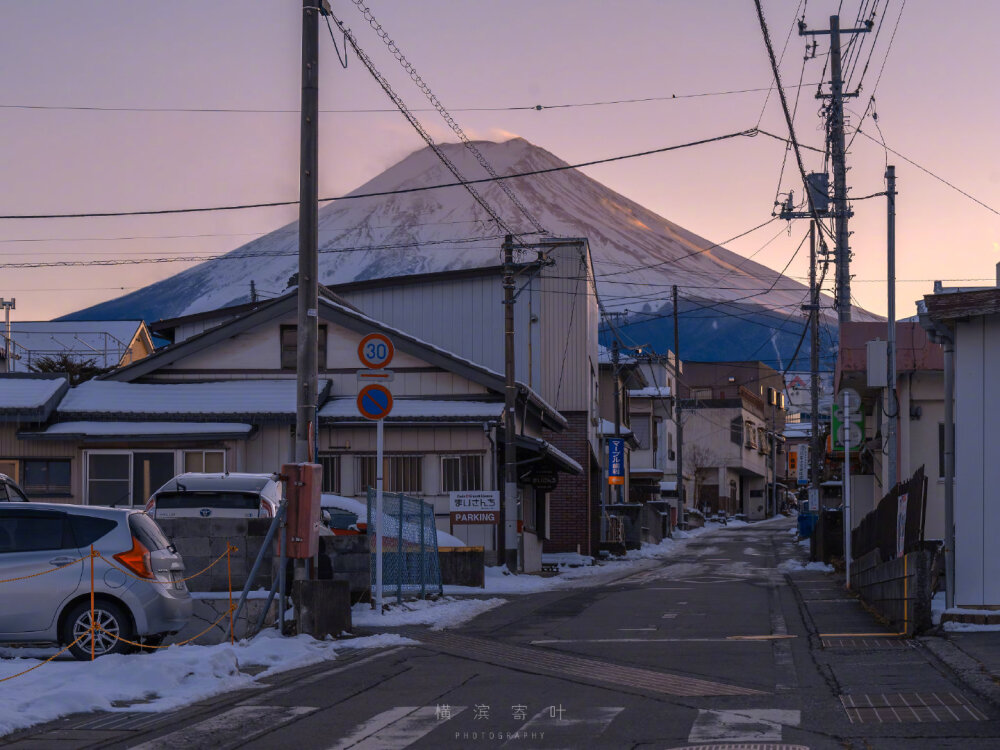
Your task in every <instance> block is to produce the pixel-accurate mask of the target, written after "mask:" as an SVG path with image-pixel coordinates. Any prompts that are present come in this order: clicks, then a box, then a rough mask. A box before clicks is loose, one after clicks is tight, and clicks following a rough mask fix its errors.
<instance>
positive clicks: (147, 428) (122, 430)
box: [37, 422, 253, 438]
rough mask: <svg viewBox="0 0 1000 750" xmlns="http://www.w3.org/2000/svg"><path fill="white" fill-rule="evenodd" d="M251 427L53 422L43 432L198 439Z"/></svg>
mask: <svg viewBox="0 0 1000 750" xmlns="http://www.w3.org/2000/svg"><path fill="white" fill-rule="evenodd" d="M252 429H253V426H252V425H248V424H243V423H241V422H57V423H56V424H54V425H50V426H49V427H48V428H47V429H46V430H45V431H44V432H42V433H37V434H38V435H45V436H46V437H49V436H54V435H61V436H62V435H65V436H71V435H72V436H74V437H75V436H81V437H142V436H152V435H155V436H161V435H170V436H172V437H185V436H189V435H190V436H191V437H195V436H197V437H199V438H204V437H205V436H206V435H246V434H247V433H249V432H250V430H252Z"/></svg>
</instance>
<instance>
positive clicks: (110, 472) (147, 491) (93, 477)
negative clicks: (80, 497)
mask: <svg viewBox="0 0 1000 750" xmlns="http://www.w3.org/2000/svg"><path fill="white" fill-rule="evenodd" d="M174 459H175V452H174V451H159V450H152V451H88V452H87V454H86V463H85V464H84V465H85V468H86V471H87V473H86V478H85V481H84V490H85V497H84V502H86V503H87V504H89V505H144V504H145V503H146V501H147V500H148V499H149V497H150V495H152V494H153V493H154V492H156V490H158V489H159V488H160V487H162V486H163V485H164V484H166V483H167V482H168V481H169V480H170V479H171V478H172V477H173V476H174V475H175V474H176V473H177V467H176V466H175V460H174Z"/></svg>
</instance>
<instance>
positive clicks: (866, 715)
mask: <svg viewBox="0 0 1000 750" xmlns="http://www.w3.org/2000/svg"><path fill="white" fill-rule="evenodd" d="M840 702H841V703H842V704H843V706H844V710H845V711H846V712H847V718H848V719H850V720H851V723H852V724H909V723H918V724H923V723H927V722H944V721H986V720H987V719H986V715H985V714H984V713H983V712H982V711H979V710H977V709H976V708H974V707H973V706H972V704H971V703H969V702H968V701H967V700H966V699H965V698H963V697H962V696H960V695H955V694H954V693H872V694H866V695H842V696H840Z"/></svg>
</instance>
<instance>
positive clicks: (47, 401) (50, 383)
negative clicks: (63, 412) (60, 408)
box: [0, 373, 69, 422]
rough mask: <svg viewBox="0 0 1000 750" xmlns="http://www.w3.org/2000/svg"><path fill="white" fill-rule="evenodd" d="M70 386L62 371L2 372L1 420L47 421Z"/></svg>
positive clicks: (0, 386)
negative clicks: (3, 373)
mask: <svg viewBox="0 0 1000 750" xmlns="http://www.w3.org/2000/svg"><path fill="white" fill-rule="evenodd" d="M67 390H69V380H67V378H66V376H65V375H63V374H60V373H8V374H5V375H0V422H44V421H45V420H47V419H48V418H49V415H51V414H52V410H53V409H54V408H55V406H56V404H58V403H59V399H61V398H62V396H63V394H64V393H66V391H67Z"/></svg>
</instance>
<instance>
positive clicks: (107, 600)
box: [0, 502, 193, 659]
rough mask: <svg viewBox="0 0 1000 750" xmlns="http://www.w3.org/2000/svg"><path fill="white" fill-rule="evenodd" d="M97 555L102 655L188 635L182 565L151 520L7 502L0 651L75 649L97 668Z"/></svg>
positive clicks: (1, 520) (0, 556)
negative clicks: (51, 646) (27, 646)
mask: <svg viewBox="0 0 1000 750" xmlns="http://www.w3.org/2000/svg"><path fill="white" fill-rule="evenodd" d="M91 545H93V547H94V550H96V551H97V552H99V553H101V557H97V558H95V559H94V602H95V604H94V619H95V620H96V622H97V624H98V625H99V626H100V629H99V630H98V631H97V634H96V636H95V637H94V643H93V652H94V654H95V655H97V656H102V655H104V654H113V653H127V652H128V651H130V650H132V648H133V647H132V646H130V645H129V644H127V643H125V642H124V641H123V640H119V638H121V639H124V640H127V641H133V642H135V643H141V644H142V645H144V646H158V645H159V644H160V643H161V642H162V641H163V638H164V637H165V636H167V635H172V634H174V633H176V632H177V631H179V630H180V629H181V628H183V627H184V625H185V624H186V623H187V621H188V619H190V617H191V612H192V609H193V603H192V600H191V595H190V593H189V592H188V590H187V586H186V584H185V583H184V581H183V578H184V563H183V561H182V560H181V557H180V555H179V554H177V552H176V550H175V549H174V547H173V545H171V544H170V542H169V540H168V539H167V538H166V537H165V536H164V535H163V532H162V531H161V530H160V527H159V526H157V525H156V522H155V521H154V520H153V519H151V518H150V517H149V516H147V515H146V514H144V513H142V512H141V511H135V510H123V509H117V508H104V507H96V506H86V505H63V504H56V503H30V504H29V503H10V502H7V503H4V502H0V642H6V643H32V644H34V643H58V644H61V645H63V646H68V645H69V644H71V643H73V642H74V641H76V643H75V645H73V646H71V647H70V652H71V653H72V654H73V655H74V656H75V657H76V658H78V659H89V658H90V655H91V636H90V632H89V631H90V624H91V614H90V613H91V610H90V590H91V583H90V581H91V577H90V558H89V555H90V547H91ZM81 558H82V559H81ZM38 574H41V575H38ZM115 636H117V638H116V637H115ZM77 639H79V640H77Z"/></svg>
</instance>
